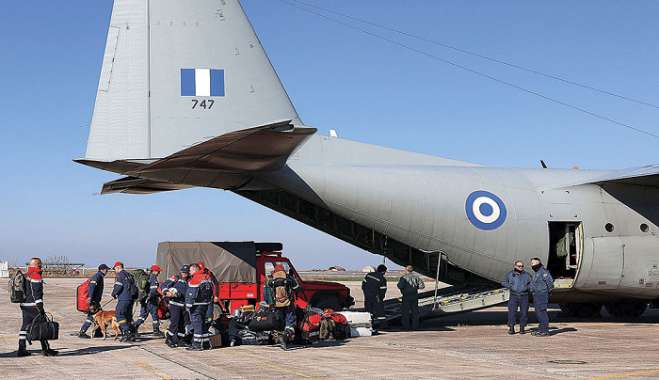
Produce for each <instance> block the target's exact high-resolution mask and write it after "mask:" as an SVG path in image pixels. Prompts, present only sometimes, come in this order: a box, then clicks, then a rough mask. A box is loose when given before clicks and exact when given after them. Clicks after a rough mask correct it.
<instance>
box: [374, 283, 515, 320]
mask: <svg viewBox="0 0 659 380" xmlns="http://www.w3.org/2000/svg"><path fill="white" fill-rule="evenodd" d="M509 298H510V292H509V290H508V289H505V288H484V287H482V286H480V287H464V286H459V287H455V286H451V287H448V288H444V289H441V290H439V291H438V293H437V295H435V292H434V291H430V292H425V293H420V294H419V309H420V310H419V312H420V316H421V318H422V319H428V318H434V317H440V316H444V315H449V314H456V313H462V312H467V311H473V310H478V309H483V308H487V307H491V306H495V305H499V304H502V303H505V302H507V301H508V299H509ZM400 306H401V299H400V298H394V299H390V300H387V301H385V315H386V319H387V321H393V320H396V319H399V318H400Z"/></svg>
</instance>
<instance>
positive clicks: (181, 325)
mask: <svg viewBox="0 0 659 380" xmlns="http://www.w3.org/2000/svg"><path fill="white" fill-rule="evenodd" d="M189 275H190V266H188V265H183V266H182V267H181V271H180V274H179V275H178V276H172V278H170V279H169V280H167V281H165V282H164V283H163V285H162V286H163V287H162V292H163V294H164V295H165V297H166V298H167V300H168V301H169V302H168V304H169V306H168V307H169V328H168V329H167V339H166V341H165V343H167V345H168V346H169V347H171V348H175V347H178V346H179V342H180V341H181V340H182V339H183V338H184V337H185V314H187V313H186V311H185V295H186V293H187V292H188V277H189Z"/></svg>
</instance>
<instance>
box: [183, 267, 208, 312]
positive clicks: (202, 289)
mask: <svg viewBox="0 0 659 380" xmlns="http://www.w3.org/2000/svg"><path fill="white" fill-rule="evenodd" d="M198 273H199V272H198ZM212 302H213V283H212V282H211V281H210V279H208V278H207V276H205V275H204V274H203V273H199V274H197V273H195V276H192V278H191V279H190V282H188V290H187V291H186V292H185V306H186V307H188V308H190V307H193V306H199V305H210V304H211V303H212Z"/></svg>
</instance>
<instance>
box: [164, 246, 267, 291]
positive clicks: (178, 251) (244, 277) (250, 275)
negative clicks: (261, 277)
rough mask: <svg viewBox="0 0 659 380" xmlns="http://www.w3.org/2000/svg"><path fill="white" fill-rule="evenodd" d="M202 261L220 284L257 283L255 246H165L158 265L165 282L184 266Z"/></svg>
mask: <svg viewBox="0 0 659 380" xmlns="http://www.w3.org/2000/svg"><path fill="white" fill-rule="evenodd" d="M199 261H203V262H204V264H205V265H206V267H207V268H208V269H209V270H211V271H212V272H213V273H214V274H215V277H216V278H217V280H218V281H219V282H256V244H255V243H254V242H162V243H160V244H158V253H157V256H156V263H157V264H158V265H159V266H160V267H161V268H162V271H163V274H164V275H165V276H166V277H164V278H169V277H170V276H172V275H174V274H178V273H179V270H180V269H181V267H182V266H183V265H186V264H188V265H189V264H192V263H197V262H199Z"/></svg>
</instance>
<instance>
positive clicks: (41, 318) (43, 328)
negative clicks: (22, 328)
mask: <svg viewBox="0 0 659 380" xmlns="http://www.w3.org/2000/svg"><path fill="white" fill-rule="evenodd" d="M58 337H59V323H57V322H55V321H54V320H53V316H52V315H50V314H48V315H47V314H39V315H37V316H36V317H34V320H33V321H32V324H31V325H30V327H28V331H27V341H28V342H29V343H30V344H32V342H34V341H40V340H57V338H58Z"/></svg>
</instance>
